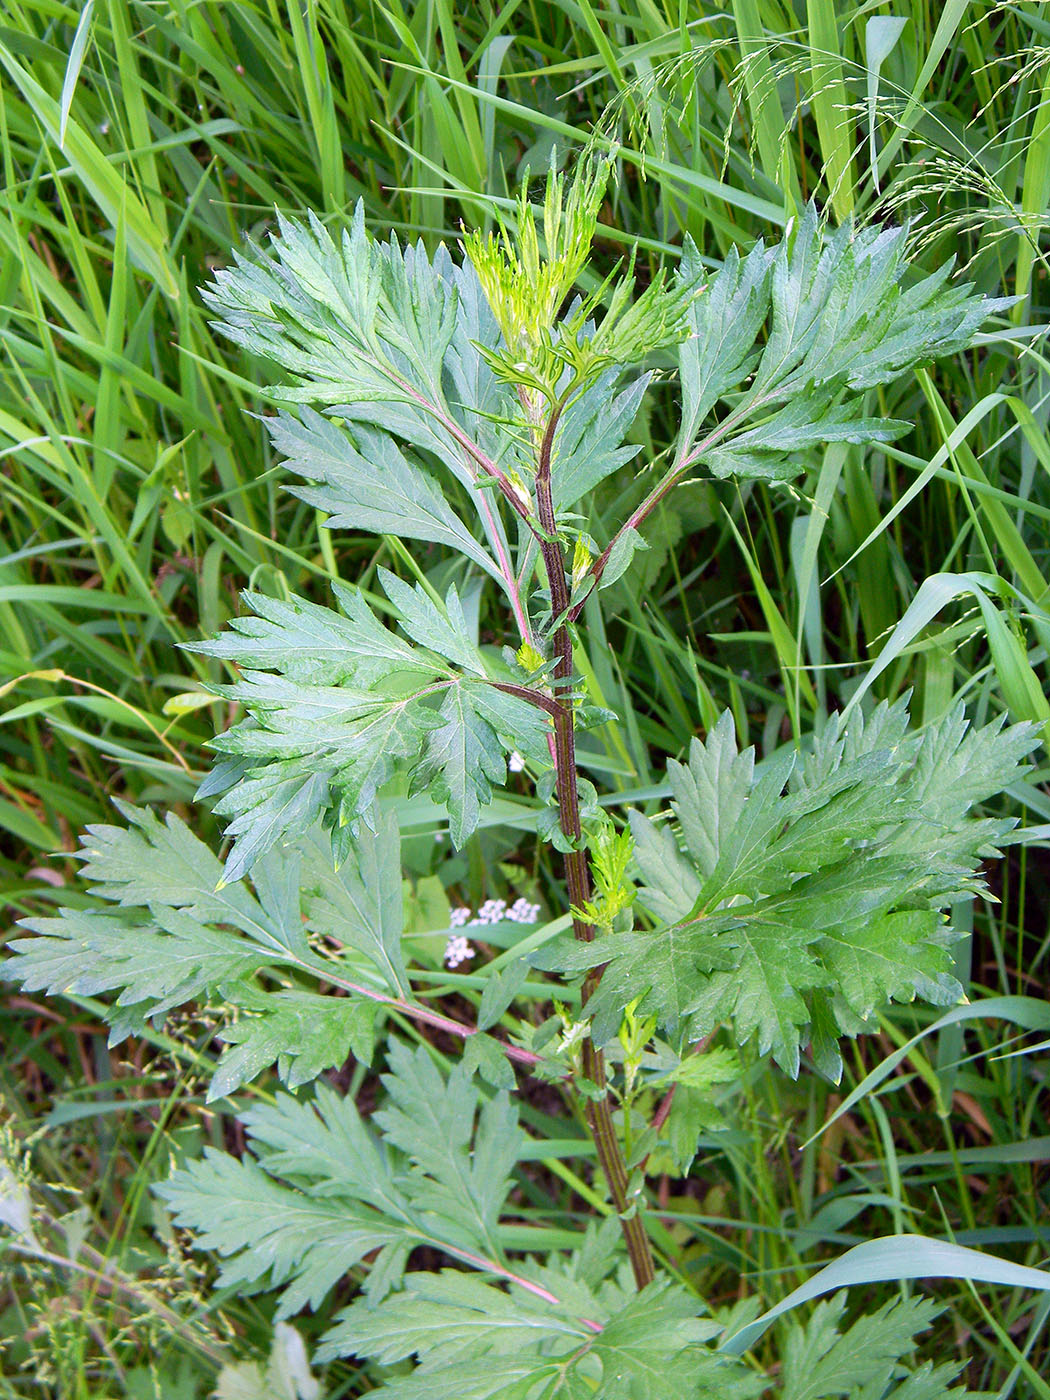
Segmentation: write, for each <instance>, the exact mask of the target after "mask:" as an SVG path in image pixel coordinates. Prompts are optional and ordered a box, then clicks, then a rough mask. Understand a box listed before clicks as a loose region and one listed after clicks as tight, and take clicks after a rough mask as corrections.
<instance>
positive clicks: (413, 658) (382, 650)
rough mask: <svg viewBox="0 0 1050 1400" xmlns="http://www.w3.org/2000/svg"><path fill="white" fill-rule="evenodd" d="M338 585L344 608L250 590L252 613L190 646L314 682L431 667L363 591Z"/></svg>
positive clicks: (366, 679)
mask: <svg viewBox="0 0 1050 1400" xmlns="http://www.w3.org/2000/svg"><path fill="white" fill-rule="evenodd" d="M335 593H336V597H337V598H338V600H339V603H340V606H341V607H342V609H343V613H342V614H340V613H337V612H335V611H334V610H333V609H332V608H326V607H321V606H320V605H319V604H318V603H310V602H307V600H306V599H305V598H297V597H296V596H295V595H294V594H293V595H292V597H291V598H290V599H289V600H288V601H287V602H285V601H283V600H281V599H277V598H268V597H266V595H265V594H262V593H245V594H243V595H242V596H243V598H244V602H245V604H246V605H247V606H248V607H249V608H251V610H252V613H251V614H249V615H246V616H244V617H235V618H233V619H232V620H231V622H230V626H229V630H228V631H226V632H224V633H223V634H222V635H221V636H219V637H216V638H215V639H214V641H210V642H193V643H192V644H189V645H187V647H186V650H187V651H196V652H200V653H201V655H202V656H215V657H218V658H220V659H221V660H223V661H232V662H235V663H236V664H237V665H238V666H239V667H242V668H247V669H254V670H266V671H277V672H279V674H281V675H283V676H287V677H288V678H289V679H290V680H298V681H309V682H310V683H311V684H314V685H340V684H341V683H342V682H344V681H347V680H351V679H356V680H357V681H358V682H359V684H360V685H361V687H362V688H363V689H368V688H369V685H370V684H371V683H372V681H374V680H375V679H376V678H378V677H382V676H386V675H389V674H390V673H391V672H393V671H402V670H404V671H419V672H422V673H423V674H430V673H431V671H432V670H433V665H432V663H431V662H430V661H429V660H428V659H426V658H421V657H419V656H418V655H417V654H416V652H414V651H413V650H412V648H411V647H409V646H408V645H407V644H406V643H405V642H402V641H400V640H399V638H397V637H396V636H395V634H394V633H393V632H390V631H388V629H387V628H385V627H384V626H383V625H382V623H380V622H379V620H378V619H377V618H376V617H375V615H374V614H373V613H372V611H371V609H370V608H369V607H368V605H367V603H366V602H365V600H364V598H363V596H362V595H361V594H360V593H359V592H356V591H354V590H351V589H349V588H345V587H343V586H342V585H339V584H337V585H336V586H335Z"/></svg>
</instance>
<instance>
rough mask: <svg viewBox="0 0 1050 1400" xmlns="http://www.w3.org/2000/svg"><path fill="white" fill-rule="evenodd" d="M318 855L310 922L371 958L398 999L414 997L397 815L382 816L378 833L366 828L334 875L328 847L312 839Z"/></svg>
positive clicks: (311, 884)
mask: <svg viewBox="0 0 1050 1400" xmlns="http://www.w3.org/2000/svg"><path fill="white" fill-rule="evenodd" d="M308 840H309V848H310V851H311V855H312V860H311V865H310V870H309V873H308V876H307V889H308V891H309V892H310V893H309V894H308V897H307V901H306V906H307V919H308V925H309V927H310V929H311V931H312V932H314V933H317V934H320V935H322V936H323V937H324V938H325V939H330V940H335V941H336V942H337V943H339V944H341V945H343V946H344V947H347V948H353V949H354V950H355V951H356V952H358V953H361V954H363V955H364V957H366V958H367V959H368V960H369V962H371V963H372V965H373V966H374V967H375V968H377V969H378V971H379V972H380V973H381V974H382V976H383V980H384V982H385V984H386V987H387V989H388V990H389V991H391V992H392V993H393V994H394V995H395V996H400V997H408V998H411V996H412V989H411V986H410V984H409V980H408V973H407V971H406V970H405V961H404V954H403V952H402V949H401V935H402V933H403V931H404V899H403V896H402V892H401V838H400V834H399V832H398V828H397V818H396V815H395V813H394V812H393V810H386V811H383V810H380V811H379V812H377V813H376V814H375V817H374V829H372V828H369V827H368V826H366V825H365V824H364V823H362V824H361V826H360V828H359V830H358V834H357V836H356V838H355V839H354V841H353V843H352V845H351V848H350V854H349V856H348V857H347V859H346V860H345V861H343V863H342V864H341V865H340V866H339V868H338V869H334V868H333V866H332V863H331V860H330V859H326V852H325V850H324V843H323V841H321V840H320V839H319V834H318V833H316V832H314V833H312V834H311V836H310V837H309V838H308Z"/></svg>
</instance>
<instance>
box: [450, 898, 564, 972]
mask: <svg viewBox="0 0 1050 1400" xmlns="http://www.w3.org/2000/svg"><path fill="white" fill-rule="evenodd" d="M471 915H473V917H471ZM539 917H540V906H539V905H538V904H530V903H529V901H528V900H527V899H526V898H525V897H524V896H523V895H522V896H520V897H519V898H518V899H516V900H515V901H514V903H513V904H510V905H508V903H507V901H506V900H505V899H486V901H485V903H484V904H483V905H482V906H481V908H480V909H479V910H478V912H477V913H476V914H474V911H473V909H470V908H468V906H467V905H465V904H461V905H460V906H459V907H458V908H457V909H453V910H452V911H451V913H450V914H449V916H448V922H449V926H450V927H451V928H463V927H465V926H469V927H471V928H474V927H476V926H477V925H479V924H498V923H501V922H502V921H503V920H507V921H508V922H509V923H512V924H534V923H535V922H536V920H537V919H538V918H539ZM473 956H474V949H473V947H472V946H471V944H470V941H469V939H468V938H467V937H466V935H465V934H462V933H459V934H452V935H450V937H449V940H448V942H447V943H446V945H445V965H446V967H458V966H459V964H460V963H461V962H466V961H467V959H468V958H472V957H473Z"/></svg>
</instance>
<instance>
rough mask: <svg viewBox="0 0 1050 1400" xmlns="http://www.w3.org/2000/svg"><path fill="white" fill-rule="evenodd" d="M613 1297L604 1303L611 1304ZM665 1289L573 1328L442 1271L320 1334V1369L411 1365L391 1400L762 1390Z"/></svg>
mask: <svg viewBox="0 0 1050 1400" xmlns="http://www.w3.org/2000/svg"><path fill="white" fill-rule="evenodd" d="M615 1296H616V1295H615V1294H612V1297H615ZM696 1307H697V1304H696V1300H695V1299H693V1298H690V1297H689V1295H688V1294H687V1293H686V1292H685V1291H684V1290H682V1289H678V1288H676V1287H673V1286H670V1285H669V1284H668V1283H667V1282H666V1281H663V1282H658V1283H655V1284H651V1285H650V1286H649V1287H648V1288H646V1289H644V1290H643V1291H642V1292H641V1293H639V1294H638V1295H636V1296H635V1297H633V1298H631V1297H628V1298H626V1299H625V1300H624V1301H623V1302H622V1303H621V1304H620V1306H618V1307H617V1306H614V1307H613V1308H612V1310H611V1312H610V1310H609V1309H608V1308H603V1307H601V1305H598V1310H599V1316H598V1317H597V1318H594V1317H592V1318H586V1319H578V1318H576V1317H573V1316H572V1315H571V1314H569V1313H567V1312H566V1311H565V1310H564V1308H561V1309H559V1308H558V1307H557V1306H555V1305H553V1304H545V1303H543V1302H541V1301H538V1300H537V1299H536V1298H535V1297H532V1296H529V1295H527V1294H526V1293H525V1291H524V1290H522V1289H519V1288H513V1287H512V1289H511V1291H510V1292H509V1293H508V1292H504V1291H503V1290H502V1289H500V1288H497V1287H495V1286H494V1285H492V1284H489V1283H482V1282H480V1281H479V1280H476V1279H472V1278H469V1277H466V1276H464V1275H463V1274H456V1273H451V1272H449V1271H445V1272H444V1273H441V1274H427V1273H416V1274H411V1275H409V1277H408V1278H407V1279H406V1287H405V1291H404V1292H403V1293H400V1294H398V1295H396V1296H395V1297H393V1298H390V1299H388V1300H387V1302H386V1303H385V1304H384V1305H383V1307H382V1308H370V1307H369V1306H368V1305H367V1304H366V1303H364V1302H356V1303H353V1304H352V1305H351V1306H350V1307H349V1308H347V1309H345V1310H344V1311H343V1312H342V1313H341V1314H340V1315H339V1317H338V1318H337V1320H336V1325H335V1326H334V1327H333V1328H332V1329H331V1331H330V1332H329V1333H328V1334H327V1335H326V1337H325V1339H324V1341H323V1342H322V1344H321V1348H320V1350H319V1352H318V1358H319V1359H321V1360H329V1359H332V1358H334V1357H336V1356H340V1355H350V1354H353V1355H358V1356H368V1357H371V1358H373V1359H374V1360H376V1361H378V1362H379V1363H380V1364H382V1365H393V1364H396V1363H398V1362H402V1361H405V1360H407V1359H408V1358H409V1357H411V1356H415V1357H416V1358H417V1360H418V1362H419V1365H418V1366H417V1369H416V1370H415V1371H414V1372H413V1373H412V1374H411V1375H410V1376H402V1377H398V1378H395V1379H393V1380H390V1381H388V1382H387V1383H386V1385H385V1386H383V1387H382V1389H381V1390H380V1392H379V1394H380V1395H382V1396H384V1397H390V1400H424V1397H430V1396H442V1397H445V1396H447V1397H449V1400H453V1397H458V1396H460V1395H463V1396H470V1397H511V1396H515V1397H526V1396H529V1397H531V1396H537V1397H540V1396H542V1397H555V1396H557V1397H577V1396H579V1397H582V1396H590V1395H602V1396H609V1397H610V1400H612V1397H616V1400H620V1397H623V1398H624V1400H666V1397H667V1396H668V1395H672V1394H673V1395H675V1396H682V1397H685V1400H745V1397H753V1396H757V1395H758V1394H759V1393H760V1391H761V1390H762V1389H763V1388H764V1382H763V1380H762V1378H761V1377H759V1376H756V1375H754V1374H753V1373H752V1374H749V1372H748V1371H747V1369H746V1368H745V1367H744V1366H742V1365H734V1364H732V1363H730V1364H726V1358H724V1357H720V1356H718V1355H717V1354H716V1353H715V1352H713V1351H712V1350H711V1349H710V1348H709V1347H708V1346H707V1342H708V1341H709V1340H710V1339H711V1338H712V1337H713V1336H715V1335H716V1334H717V1332H718V1325H717V1324H716V1323H712V1322H710V1321H707V1320H704V1319H701V1318H698V1317H697V1316H696Z"/></svg>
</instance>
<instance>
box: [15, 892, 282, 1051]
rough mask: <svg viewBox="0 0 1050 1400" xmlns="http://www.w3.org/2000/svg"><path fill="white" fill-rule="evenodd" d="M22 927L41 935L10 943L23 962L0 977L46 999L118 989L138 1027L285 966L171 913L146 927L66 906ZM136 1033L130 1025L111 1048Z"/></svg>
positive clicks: (234, 937)
mask: <svg viewBox="0 0 1050 1400" xmlns="http://www.w3.org/2000/svg"><path fill="white" fill-rule="evenodd" d="M23 927H25V928H27V929H31V930H32V931H33V932H34V933H35V934H36V935H37V937H35V938H14V939H12V940H11V941H10V942H9V943H8V944H7V947H8V949H9V950H10V951H11V952H12V953H15V954H17V955H18V956H17V957H15V958H12V959H9V960H7V961H5V962H4V963H3V964H2V965H0V976H2V977H4V978H6V979H7V980H9V981H18V982H21V984H22V985H23V987H25V989H26V990H27V991H46V992H47V993H48V995H49V996H62V995H64V994H65V993H67V992H72V993H76V994H77V995H81V996H96V995H97V994H98V993H99V992H113V991H119V993H120V995H119V996H118V998H117V1006H118V1007H124V1008H127V1007H130V1008H132V1009H133V1011H134V1015H135V1018H136V1019H137V1021H138V1023H139V1024H140V1025H141V1024H142V1022H143V1021H145V1020H147V1019H156V1018H157V1017H160V1016H163V1015H164V1014H165V1013H166V1012H167V1011H170V1010H171V1009H172V1008H174V1007H176V1006H182V1005H184V1004H185V1003H186V1002H189V1001H196V1000H198V999H200V998H205V997H207V995H208V994H209V992H210V991H211V990H212V989H213V988H215V987H217V986H218V985H219V984H220V983H222V982H223V981H225V980H226V979H229V978H234V979H240V978H244V977H249V976H251V974H252V973H253V972H257V971H258V970H259V969H260V968H262V967H267V966H271V965H273V964H274V963H278V962H280V961H281V959H280V957H278V956H277V955H275V954H274V952H273V950H272V949H268V948H267V949H263V948H260V947H259V946H258V945H253V944H252V943H251V942H249V941H248V940H247V939H245V938H242V937H240V936H239V935H238V934H236V933H233V932H230V931H228V930H225V929H214V928H209V927H207V925H205V924H202V923H200V922H199V920H197V919H195V918H193V917H192V916H190V915H188V914H183V913H180V912H179V911H177V910H174V909H162V908H158V909H157V910H156V911H155V913H154V916H153V920H152V921H151V922H149V923H147V922H143V921H142V920H141V919H136V918H133V917H129V916H125V917H120V916H113V915H109V914H103V913H98V912H96V911H94V910H90V909H72V908H66V909H63V910H62V912H61V914H60V916H59V917H58V918H55V919H26V920H25V921H24V923H23ZM131 1028H132V1027H131V1025H130V1024H129V1023H128V1022H127V1021H126V1020H125V1021H124V1023H123V1024H122V1026H121V1030H120V1032H118V1033H117V1034H115V1035H114V1036H113V1037H112V1040H113V1043H116V1042H117V1041H118V1040H123V1039H124V1038H125V1037H126V1036H127V1035H129V1034H130V1033H131Z"/></svg>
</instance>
